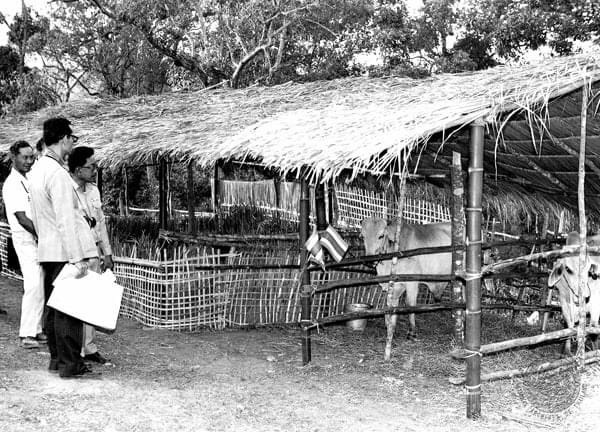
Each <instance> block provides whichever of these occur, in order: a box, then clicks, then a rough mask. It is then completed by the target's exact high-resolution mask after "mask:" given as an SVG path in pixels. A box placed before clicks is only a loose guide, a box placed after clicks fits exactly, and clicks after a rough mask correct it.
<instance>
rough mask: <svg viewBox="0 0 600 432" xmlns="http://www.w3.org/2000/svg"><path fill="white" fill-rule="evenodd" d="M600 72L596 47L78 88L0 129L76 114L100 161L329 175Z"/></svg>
mask: <svg viewBox="0 0 600 432" xmlns="http://www.w3.org/2000/svg"><path fill="white" fill-rule="evenodd" d="M584 79H586V80H588V81H595V80H598V79H600V57H599V56H594V55H578V56H571V57H561V58H555V59H551V60H547V61H544V62H541V63H539V64H535V65H530V66H518V67H497V68H493V69H489V70H485V71H479V72H474V73H463V74H453V75H450V74H447V75H440V76H437V77H435V78H430V79H426V80H419V81H417V80H412V79H408V78H391V77H390V78H378V79H373V78H352V79H340V80H334V81H327V82H314V83H308V84H302V85H300V84H293V83H288V84H284V85H279V86H274V87H267V88H262V87H261V88H259V87H250V88H246V89H242V90H231V89H213V90H207V91H199V92H192V93H171V94H165V95H160V96H152V97H136V98H130V99H124V100H99V99H95V100H81V101H73V102H69V103H67V104H62V105H59V106H56V107H51V108H48V109H45V110H42V111H39V112H36V113H33V114H31V115H27V116H22V117H15V118H5V119H3V120H2V122H1V124H0V141H1V142H3V144H4V146H8V145H9V144H10V143H11V142H13V141H15V140H16V139H23V138H25V139H29V140H31V141H35V140H36V139H37V138H38V137H39V136H40V129H41V127H40V125H41V123H42V122H43V120H44V119H46V118H48V117H50V116H55V115H62V116H66V117H68V118H70V119H72V120H73V121H74V125H75V129H76V133H78V134H80V135H81V136H82V138H83V139H82V142H83V143H84V144H88V145H91V146H93V147H95V148H97V149H99V150H100V154H101V157H102V159H103V161H104V163H105V164H107V165H111V166H115V165H119V164H124V163H127V164H135V163H145V162H150V161H155V160H156V159H157V158H158V157H159V156H168V157H170V158H173V159H190V158H193V159H195V160H197V161H198V163H200V164H203V165H210V164H212V163H214V161H215V160H217V159H220V158H230V157H236V158H242V159H243V158H246V157H252V158H256V159H260V160H262V162H263V163H265V164H266V165H269V166H276V167H279V168H282V169H283V170H286V171H290V170H297V169H300V168H301V167H303V166H308V167H310V168H311V169H312V173H313V174H316V175H319V176H324V177H332V176H336V175H337V174H339V173H340V172H341V170H342V169H344V168H354V169H356V170H363V169H364V170H375V171H385V170H386V169H388V168H389V167H390V165H391V164H392V163H393V162H394V161H395V160H396V158H398V157H402V152H403V151H404V150H412V149H414V148H415V146H416V145H417V144H419V143H422V142H424V141H425V140H427V139H428V138H429V137H430V136H431V135H433V134H435V133H439V132H443V131H449V130H451V128H453V127H456V126H462V125H466V124H468V123H470V122H472V121H474V120H476V119H480V118H484V119H486V120H487V121H489V122H493V121H494V120H495V118H496V116H497V115H498V114H500V113H505V112H508V111H513V110H521V109H524V108H528V107H532V106H535V105H539V104H542V105H543V104H546V103H547V102H548V101H549V100H550V99H552V98H554V97H557V96H560V95H563V94H566V93H568V92H570V91H573V90H574V89H576V88H578V87H581V86H582V84H583V80H584Z"/></svg>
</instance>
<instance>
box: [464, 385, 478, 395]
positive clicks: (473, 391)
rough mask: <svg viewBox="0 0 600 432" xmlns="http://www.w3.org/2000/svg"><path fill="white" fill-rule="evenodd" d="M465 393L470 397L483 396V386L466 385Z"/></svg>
mask: <svg viewBox="0 0 600 432" xmlns="http://www.w3.org/2000/svg"><path fill="white" fill-rule="evenodd" d="M465 393H466V394H468V395H479V394H481V384H477V385H475V386H468V385H466V384H465Z"/></svg>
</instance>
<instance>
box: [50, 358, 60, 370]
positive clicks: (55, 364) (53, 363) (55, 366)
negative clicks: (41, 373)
mask: <svg viewBox="0 0 600 432" xmlns="http://www.w3.org/2000/svg"><path fill="white" fill-rule="evenodd" d="M48 370H49V371H50V372H52V373H57V372H58V360H57V359H50V364H49V365H48Z"/></svg>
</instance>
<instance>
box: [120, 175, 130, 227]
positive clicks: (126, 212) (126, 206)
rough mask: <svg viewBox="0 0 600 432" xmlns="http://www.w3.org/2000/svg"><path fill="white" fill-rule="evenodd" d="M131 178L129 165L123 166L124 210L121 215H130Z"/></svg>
mask: <svg viewBox="0 0 600 432" xmlns="http://www.w3.org/2000/svg"><path fill="white" fill-rule="evenodd" d="M128 186H129V180H128V179H127V165H125V166H124V167H123V192H122V196H123V211H122V212H121V216H129V191H128Z"/></svg>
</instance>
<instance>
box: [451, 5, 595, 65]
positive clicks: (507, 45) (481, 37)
mask: <svg viewBox="0 0 600 432" xmlns="http://www.w3.org/2000/svg"><path fill="white" fill-rule="evenodd" d="M458 22H459V25H460V26H462V28H464V32H463V33H464V36H463V40H465V45H469V44H468V43H466V42H467V41H478V42H477V44H474V45H472V46H473V47H475V46H478V47H477V50H478V51H479V52H480V53H481V49H482V48H483V47H487V51H488V52H492V53H494V54H495V55H496V56H497V57H501V58H518V57H520V56H521V55H522V54H523V53H524V52H525V51H527V50H532V49H533V50H535V49H538V48H540V47H542V46H545V45H548V46H549V47H550V48H551V49H552V50H553V51H554V52H555V53H557V54H560V55H564V54H569V53H571V52H572V51H573V42H574V41H588V40H597V38H598V33H599V26H600V4H599V3H598V2H595V1H590V0H520V1H517V0H468V1H467V2H466V4H465V7H464V8H463V9H462V11H461V13H460V18H459V20H458Z"/></svg>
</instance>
